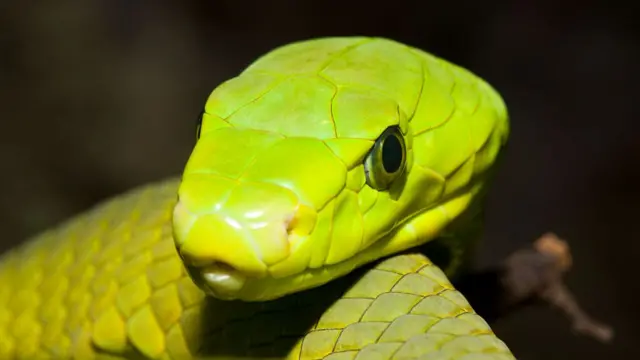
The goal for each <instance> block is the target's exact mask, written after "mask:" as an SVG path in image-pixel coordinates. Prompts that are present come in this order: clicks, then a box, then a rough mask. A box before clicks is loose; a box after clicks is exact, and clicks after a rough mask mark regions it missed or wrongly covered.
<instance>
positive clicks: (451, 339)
mask: <svg viewBox="0 0 640 360" xmlns="http://www.w3.org/2000/svg"><path fill="white" fill-rule="evenodd" d="M508 133H509V124H508V115H507V110H506V107H505V105H504V102H503V100H502V98H501V97H500V95H499V94H498V93H497V92H496V91H495V90H494V89H493V88H492V87H491V86H490V85H489V84H487V83H486V82H485V81H483V80H482V79H480V78H479V77H477V76H476V75H474V74H472V73H471V72H470V71H468V70H465V69H463V68H461V67H459V66H456V65H454V64H452V63H449V62H447V61H445V60H443V59H441V58H438V57H436V56H434V55H431V54H429V53H426V52H424V51H421V50H419V49H416V48H413V47H410V46H407V45H404V44H401V43H398V42H395V41H392V40H389V39H384V38H370V37H332V38H319V39H313V40H307V41H300V42H295V43H292V44H288V45H285V46H282V47H279V48H277V49H274V50H272V51H271V52H269V53H267V54H265V55H263V56H262V57H260V58H259V59H257V60H256V61H255V62H254V63H252V64H251V65H250V66H248V67H247V68H246V69H245V70H244V71H243V72H242V73H241V74H239V75H238V76H236V77H234V78H232V79H230V80H228V81H226V82H224V83H222V84H221V85H220V86H218V87H217V88H216V89H215V90H214V91H213V92H212V93H211V95H210V97H209V98H208V100H207V102H206V105H205V108H204V111H203V112H202V115H201V116H200V118H199V122H198V127H197V142H196V144H195V147H194V149H193V152H192V154H191V156H190V158H189V159H188V162H187V164H186V166H185V169H184V172H183V174H182V177H181V178H179V179H168V180H165V181H162V182H158V183H155V184H150V185H147V186H143V187H141V188H138V189H134V190H131V191H130V192H128V193H126V194H123V195H121V196H118V197H116V198H114V199H111V200H108V201H105V202H104V203H102V204H99V205H97V206H95V207H94V208H93V209H91V210H89V211H87V212H85V213H83V214H80V215H78V216H76V217H74V218H72V219H71V220H69V221H67V222H65V223H63V224H60V225H59V226H57V227H55V228H53V229H51V230H48V231H45V232H44V233H42V234H40V235H38V236H36V237H34V238H33V239H30V240H27V241H26V242H24V244H22V245H21V246H19V247H17V248H15V249H12V250H10V251H9V252H7V253H5V254H3V255H2V258H0V284H1V286H0V358H2V359H47V358H52V359H71V358H74V359H191V358H195V359H205V358H206V359H216V360H220V359H284V358H286V359H327V360H346V359H358V360H362V359H364V360H367V359H371V360H376V359H381V360H388V359H456V360H461V359H465V360H468V359H513V355H512V354H511V352H510V351H509V349H508V348H507V346H506V345H505V344H504V343H503V342H502V341H501V340H499V339H498V338H497V337H496V336H495V335H494V334H493V332H492V331H491V329H490V327H489V325H488V324H487V323H486V322H485V321H484V320H483V319H482V318H481V317H480V316H478V315H477V314H476V313H475V312H474V311H473V309H472V308H471V306H470V305H469V304H468V302H467V301H466V300H465V298H464V297H463V296H462V295H461V294H460V293H459V292H458V291H457V290H456V289H455V288H454V287H453V286H452V285H451V283H450V282H449V280H448V276H455V275H456V274H457V273H459V272H460V271H461V269H463V268H464V266H465V264H467V261H466V259H467V256H468V254H469V253H470V252H471V251H470V250H472V249H473V248H474V245H475V244H476V242H475V241H474V239H476V238H477V234H478V231H479V230H480V229H481V227H480V225H479V224H480V223H481V221H480V218H481V215H482V203H483V201H482V199H483V198H484V194H485V192H486V185H487V183H488V182H489V181H490V178H491V174H492V173H493V171H492V170H493V169H494V168H495V166H494V164H495V162H496V158H497V156H498V154H499V152H500V149H501V148H502V147H503V145H504V144H505V142H506V140H507V137H508ZM176 194H177V196H176ZM431 244H439V247H429V246H430V245H431ZM433 249H440V251H439V252H440V253H443V254H445V255H446V256H444V257H443V258H444V259H445V261H443V262H442V263H438V265H440V266H437V265H435V264H434V263H432V262H431V260H429V258H428V257H427V256H430V255H433V256H435V250H433ZM434 259H435V258H434ZM434 261H435V260H434Z"/></svg>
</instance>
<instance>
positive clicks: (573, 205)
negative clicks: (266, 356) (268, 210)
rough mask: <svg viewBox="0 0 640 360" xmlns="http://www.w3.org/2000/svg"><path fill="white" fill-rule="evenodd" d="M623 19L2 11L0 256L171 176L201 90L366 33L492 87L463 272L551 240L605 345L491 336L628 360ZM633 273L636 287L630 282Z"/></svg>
mask: <svg viewBox="0 0 640 360" xmlns="http://www.w3.org/2000/svg"><path fill="white" fill-rule="evenodd" d="M637 14H638V12H637V11H635V9H632V8H624V7H616V6H613V5H612V3H610V2H609V3H607V2H604V1H601V2H599V3H598V2H593V1H591V2H590V1H581V2H578V1H564V2H556V3H554V2H552V1H540V2H534V1H512V2H507V1H494V2H483V1H466V0H463V1H455V2H451V1H401V0H396V1H393V2H391V3H390V4H389V5H388V6H385V7H382V6H378V5H375V3H374V2H366V1H347V0H342V1H334V0H324V1H311V0H307V1H292V0H280V1H265V2H258V1H255V2H253V3H251V2H246V1H245V2H234V1H228V0H227V1H222V0H218V1H195V0H191V1H182V2H179V1H173V2H150V1H149V2H144V1H140V0H138V1H136V0H59V1H55V2H54V1H51V2H27V1H3V2H2V4H1V5H0V50H1V56H0V101H1V102H2V103H1V104H0V105H1V106H0V118H1V121H0V163H1V164H2V176H0V189H1V190H0V191H1V193H2V196H1V197H0V226H1V227H2V236H1V238H2V242H1V244H0V250H4V249H6V248H7V247H9V246H11V245H13V244H16V243H18V242H19V241H21V240H22V239H24V238H25V237H27V236H30V235H33V234H34V233H36V232H38V231H40V230H42V229H45V228H47V227H50V226H52V225H54V224H56V223H57V222H59V221H60V220H62V219H64V218H67V217H68V216H70V215H72V214H75V213H78V212H81V211H83V210H84V209H86V208H87V207H89V206H91V205H93V204H94V203H96V202H97V201H99V200H101V199H104V198H106V197H109V196H112V195H115V194H117V193H119V192H122V191H124V190H126V189H129V188H131V187H133V186H136V185H139V184H142V183H145V182H149V181H152V180H156V179H160V178H162V177H165V176H168V175H176V174H179V173H180V171H181V169H182V166H183V164H184V162H185V160H186V158H187V156H188V154H189V152H190V150H191V146H192V145H193V141H194V136H195V135H194V121H195V118H196V116H197V114H198V112H199V111H200V109H201V108H202V106H203V104H204V101H205V100H206V98H207V96H208V95H209V92H210V91H211V90H212V89H213V88H214V87H215V86H216V85H218V84H219V83H220V82H221V81H223V80H224V79H227V78H229V77H231V76H233V75H235V74H236V73H238V72H239V71H241V70H242V69H243V67H245V66H246V65H247V64H248V63H250V62H251V61H252V60H254V59H255V58H256V57H257V56H258V55H260V54H262V53H264V52H266V51H268V50H270V49H271V48H273V47H275V46H278V45H282V44H284V43H286V42H290V41H293V40H300V39H305V38H309V37H315V36H326V35H379V36H385V37H391V38H393V39H396V40H399V41H402V42H405V43H407V44H410V45H414V46H418V47H420V48H423V49H426V50H428V51H431V52H433V53H435V54H437V55H439V56H442V57H445V58H447V59H449V60H451V61H453V62H456V63H458V64H461V65H463V66H465V67H467V68H469V69H471V70H472V71H474V72H476V73H477V74H479V75H480V76H482V77H484V78H485V79H487V80H488V81H489V82H490V83H492V84H493V85H494V86H495V87H496V88H497V89H498V90H499V91H500V92H501V93H502V94H503V96H504V98H505V100H506V101H507V104H508V105H509V107H510V113H511V118H512V136H511V141H510V145H509V148H508V150H507V155H506V159H505V162H504V165H503V167H502V169H501V172H500V174H499V176H498V179H497V181H496V183H495V186H494V188H493V192H492V194H491V199H490V204H489V209H488V223H487V227H488V228H487V232H486V236H485V237H486V239H485V240H486V241H485V243H484V245H483V248H482V251H481V253H480V256H479V264H480V265H487V264H491V263H495V262H497V261H500V260H501V259H502V258H504V257H505V256H506V255H507V254H509V253H510V252H512V251H513V250H515V249H517V248H519V247H522V246H523V245H525V244H527V243H530V242H531V241H533V240H534V239H535V238H537V237H538V236H539V235H541V234H542V233H543V232H546V231H549V230H552V231H555V232H557V233H558V234H559V235H561V236H563V237H565V238H566V239H568V240H569V241H570V243H571V245H572V249H573V252H574V260H575V267H574V270H573V271H572V272H571V273H570V274H569V276H568V279H567V281H568V284H569V286H570V287H571V288H572V289H573V290H574V292H575V294H576V296H577V297H578V298H579V299H580V300H581V302H582V304H583V305H584V307H585V308H586V310H587V311H589V312H591V313H592V314H593V315H594V316H595V317H596V318H598V319H600V320H602V321H603V322H607V323H610V324H611V325H613V326H614V327H615V330H616V338H615V340H614V343H613V344H612V345H602V344H599V343H597V342H595V341H594V340H591V339H587V338H584V337H577V336H575V335H573V334H572V333H571V331H570V324H569V323H568V321H567V320H566V319H565V318H564V317H563V315H561V314H560V313H559V312H557V311H553V310H550V309H549V308H546V307H544V306H542V307H532V308H527V309H526V310H524V311H522V312H520V313H517V314H514V315H512V316H509V317H507V318H504V319H502V320H500V321H498V322H497V323H496V324H494V330H495V331H496V332H497V333H498V334H499V335H500V336H501V337H502V338H503V339H504V340H505V341H506V342H507V343H508V344H509V346H510V347H511V348H512V350H513V351H514V353H515V354H516V355H517V356H518V357H519V358H521V359H603V358H616V357H619V358H623V357H624V358H640V344H638V343H634V339H635V337H636V336H640V330H639V329H638V325H637V324H638V323H640V312H638V310H637V309H638V304H637V301H636V299H637V297H636V296H635V295H634V294H635V292H636V291H638V290H640V289H639V288H640V281H638V277H637V275H640V274H637V264H638V263H637V262H636V261H638V255H640V252H639V250H640V245H639V244H640V226H638V222H639V221H638V215H639V214H640V213H639V211H638V207H639V206H638V204H639V202H640V191H639V190H638V186H639V184H640V172H639V167H640V142H639V141H637V136H638V129H639V128H640V126H639V125H638V124H639V120H640V118H639V115H640V114H638V109H639V107H638V106H637V105H634V103H633V100H634V99H636V98H637V96H638V87H637V86H638V84H639V83H640V73H639V72H638V71H637V70H636V68H637V66H638V63H639V62H640V61H639V60H640V52H639V51H638V50H639V49H638V36H637V35H636V32H635V31H634V29H632V26H633V24H634V20H635V19H634V17H637ZM634 275H636V276H634Z"/></svg>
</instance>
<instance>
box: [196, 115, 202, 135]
mask: <svg viewBox="0 0 640 360" xmlns="http://www.w3.org/2000/svg"><path fill="white" fill-rule="evenodd" d="M203 115H204V111H203V112H201V113H200V115H198V119H197V120H196V140H198V139H200V130H202V116H203Z"/></svg>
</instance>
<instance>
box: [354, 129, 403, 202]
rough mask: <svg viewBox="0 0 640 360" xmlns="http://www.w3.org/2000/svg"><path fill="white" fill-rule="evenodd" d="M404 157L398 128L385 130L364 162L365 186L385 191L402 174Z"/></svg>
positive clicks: (401, 138) (400, 133) (401, 137)
mask: <svg viewBox="0 0 640 360" xmlns="http://www.w3.org/2000/svg"><path fill="white" fill-rule="evenodd" d="M406 157H407V156H406V145H405V142H404V137H403V136H402V132H400V128H398V127H397V126H391V127H389V128H387V129H386V130H385V131H384V132H383V133H382V135H380V137H379V138H378V139H377V140H376V142H375V143H374V144H373V147H372V148H371V150H370V151H369V153H368V154H367V157H366V158H365V160H364V171H365V174H366V178H367V184H368V185H369V186H371V187H372V188H374V189H376V190H385V189H387V188H388V187H389V186H390V185H391V183H392V182H393V181H394V180H395V179H397V178H398V177H399V176H400V175H402V173H403V172H404V168H405V160H406Z"/></svg>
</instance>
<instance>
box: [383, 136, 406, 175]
mask: <svg viewBox="0 0 640 360" xmlns="http://www.w3.org/2000/svg"><path fill="white" fill-rule="evenodd" d="M402 155H403V154H402V144H400V139H398V137H397V136H395V135H389V136H387V138H386V139H384V142H383V143H382V166H383V167H384V170H385V171H386V172H388V173H390V174H393V173H395V172H396V171H398V170H399V169H400V167H401V166H402Z"/></svg>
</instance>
